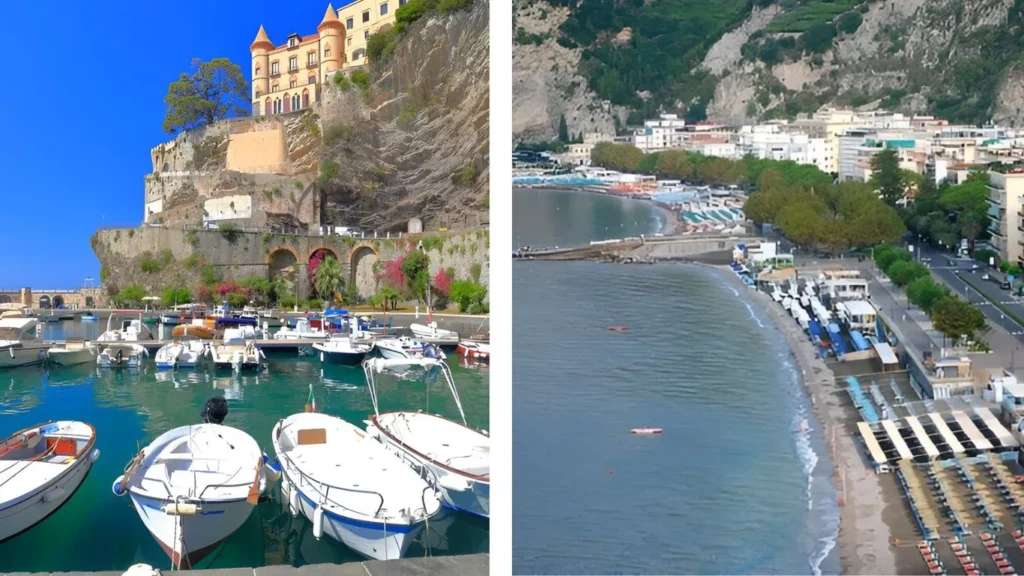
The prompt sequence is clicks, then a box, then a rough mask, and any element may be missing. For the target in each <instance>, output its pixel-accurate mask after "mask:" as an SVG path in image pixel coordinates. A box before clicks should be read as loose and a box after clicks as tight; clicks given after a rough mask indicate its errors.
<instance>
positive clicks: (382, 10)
mask: <svg viewBox="0 0 1024 576" xmlns="http://www.w3.org/2000/svg"><path fill="white" fill-rule="evenodd" d="M387 14H388V3H387V2H385V3H383V4H381V5H380V15H381V16H387Z"/></svg>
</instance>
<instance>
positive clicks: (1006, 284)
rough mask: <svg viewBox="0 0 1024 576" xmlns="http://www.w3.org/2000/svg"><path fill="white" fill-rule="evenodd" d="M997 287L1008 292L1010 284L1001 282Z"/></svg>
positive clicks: (1006, 281) (1004, 281) (1005, 281)
mask: <svg viewBox="0 0 1024 576" xmlns="http://www.w3.org/2000/svg"><path fill="white" fill-rule="evenodd" d="M999 287H1000V288H1002V289H1003V290H1009V289H1010V282H1009V281H1008V280H1003V281H1001V282H999Z"/></svg>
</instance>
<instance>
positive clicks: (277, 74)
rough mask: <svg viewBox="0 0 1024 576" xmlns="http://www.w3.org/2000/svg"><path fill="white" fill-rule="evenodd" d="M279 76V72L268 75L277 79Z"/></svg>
mask: <svg viewBox="0 0 1024 576" xmlns="http://www.w3.org/2000/svg"><path fill="white" fill-rule="evenodd" d="M280 76H281V73H280V72H271V73H270V77H271V78H278V77H280Z"/></svg>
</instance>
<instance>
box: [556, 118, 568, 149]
mask: <svg viewBox="0 0 1024 576" xmlns="http://www.w3.org/2000/svg"><path fill="white" fill-rule="evenodd" d="M558 141H559V142H563V143H566V144H568V143H569V126H568V125H567V124H566V123H565V114H562V117H561V119H559V120H558Z"/></svg>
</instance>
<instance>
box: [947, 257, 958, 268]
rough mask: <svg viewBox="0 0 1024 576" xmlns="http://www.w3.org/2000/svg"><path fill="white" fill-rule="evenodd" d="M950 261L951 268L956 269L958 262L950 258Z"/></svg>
mask: <svg viewBox="0 0 1024 576" xmlns="http://www.w3.org/2000/svg"><path fill="white" fill-rule="evenodd" d="M948 261H949V265H950V266H954V267H955V266H956V264H957V262H956V260H953V259H952V258H950V259H949V260H948Z"/></svg>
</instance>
